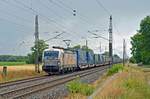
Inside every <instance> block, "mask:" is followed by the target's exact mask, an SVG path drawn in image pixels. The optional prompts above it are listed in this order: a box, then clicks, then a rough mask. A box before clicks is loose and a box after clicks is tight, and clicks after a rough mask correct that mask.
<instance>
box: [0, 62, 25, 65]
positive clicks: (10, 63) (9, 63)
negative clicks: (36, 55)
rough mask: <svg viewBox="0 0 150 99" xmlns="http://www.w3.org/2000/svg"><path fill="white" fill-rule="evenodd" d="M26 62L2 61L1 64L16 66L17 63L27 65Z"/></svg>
mask: <svg viewBox="0 0 150 99" xmlns="http://www.w3.org/2000/svg"><path fill="white" fill-rule="evenodd" d="M25 64H26V62H0V66H16V65H25Z"/></svg>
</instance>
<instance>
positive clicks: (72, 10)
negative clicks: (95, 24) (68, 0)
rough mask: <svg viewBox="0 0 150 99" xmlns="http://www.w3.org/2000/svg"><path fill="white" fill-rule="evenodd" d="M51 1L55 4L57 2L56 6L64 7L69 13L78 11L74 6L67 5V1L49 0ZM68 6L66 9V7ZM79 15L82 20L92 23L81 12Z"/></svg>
mask: <svg viewBox="0 0 150 99" xmlns="http://www.w3.org/2000/svg"><path fill="white" fill-rule="evenodd" d="M48 1H49V2H50V3H53V4H55V5H56V6H58V7H60V8H62V9H64V10H65V11H66V12H68V13H71V14H75V13H76V12H77V11H76V9H73V8H71V7H70V6H68V5H66V4H65V3H63V2H62V1H59V0H58V1H56V2H51V1H50V0H48ZM65 8H66V9H65ZM78 15H79V18H80V20H82V21H83V22H85V23H87V24H89V25H91V23H89V22H88V20H86V18H85V17H84V16H83V15H81V14H79V13H78ZM75 16H76V14H75Z"/></svg>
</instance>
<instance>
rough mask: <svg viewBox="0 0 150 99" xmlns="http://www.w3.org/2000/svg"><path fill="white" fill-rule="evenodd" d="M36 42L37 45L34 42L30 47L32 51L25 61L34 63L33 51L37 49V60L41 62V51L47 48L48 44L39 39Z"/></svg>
mask: <svg viewBox="0 0 150 99" xmlns="http://www.w3.org/2000/svg"><path fill="white" fill-rule="evenodd" d="M38 44H39V45H38V46H37V44H35V45H34V46H33V47H31V51H32V52H31V53H30V54H28V60H27V63H35V53H36V50H37V49H38V51H39V62H42V54H43V51H44V50H45V49H47V48H48V44H46V43H45V41H44V40H39V42H38Z"/></svg>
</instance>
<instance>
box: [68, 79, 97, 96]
mask: <svg viewBox="0 0 150 99" xmlns="http://www.w3.org/2000/svg"><path fill="white" fill-rule="evenodd" d="M67 88H68V90H69V91H70V92H71V93H80V94H83V95H86V96H88V95H90V94H92V93H93V91H94V88H93V87H92V86H90V85H88V84H85V83H82V82H80V81H79V80H73V81H71V82H69V83H68V84H67Z"/></svg>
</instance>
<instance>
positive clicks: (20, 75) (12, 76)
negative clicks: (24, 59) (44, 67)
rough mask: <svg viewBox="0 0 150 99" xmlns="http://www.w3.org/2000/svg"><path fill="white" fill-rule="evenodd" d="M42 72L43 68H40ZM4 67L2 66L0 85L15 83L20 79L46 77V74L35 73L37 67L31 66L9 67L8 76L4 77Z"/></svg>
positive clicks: (0, 69) (0, 68)
mask: <svg viewBox="0 0 150 99" xmlns="http://www.w3.org/2000/svg"><path fill="white" fill-rule="evenodd" d="M40 70H41V68H40ZM2 71H3V66H0V83H2V82H8V81H14V80H19V79H25V78H30V77H35V76H40V75H44V74H45V72H43V71H42V72H41V73H40V74H39V73H36V72H35V66H34V65H32V64H30V65H27V64H26V65H17V66H8V67H7V71H8V72H7V76H3V73H2Z"/></svg>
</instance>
